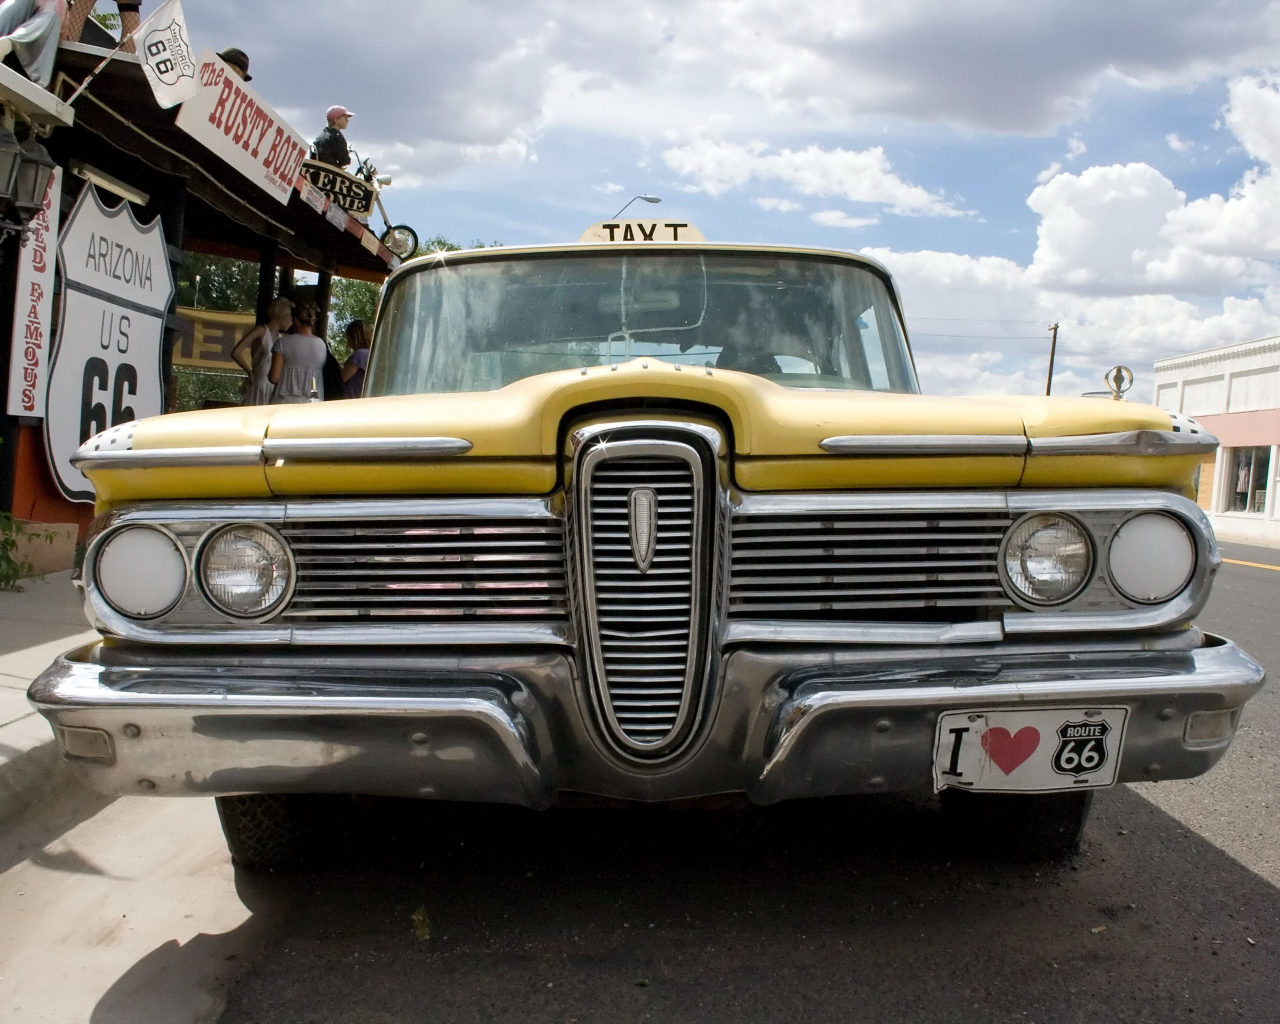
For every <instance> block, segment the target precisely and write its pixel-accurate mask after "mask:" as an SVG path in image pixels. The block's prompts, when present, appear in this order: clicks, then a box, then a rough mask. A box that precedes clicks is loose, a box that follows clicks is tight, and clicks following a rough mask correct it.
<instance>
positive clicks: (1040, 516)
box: [1000, 512, 1196, 605]
mask: <svg viewBox="0 0 1280 1024" xmlns="http://www.w3.org/2000/svg"><path fill="white" fill-rule="evenodd" d="M1094 557H1095V556H1094V544H1093V540H1092V538H1091V537H1090V535H1089V532H1088V531H1087V530H1086V529H1085V528H1084V526H1082V525H1081V524H1080V523H1078V522H1077V521H1076V520H1075V519H1072V518H1071V517H1070V516H1065V515H1061V514H1060V513H1057V512H1039V513H1035V514H1033V515H1029V516H1027V517H1026V518H1025V519H1022V520H1020V521H1019V522H1017V523H1015V524H1014V527H1013V529H1012V530H1010V531H1009V534H1008V536H1007V537H1006V538H1005V542H1004V546H1003V548H1002V549H1001V555H1000V558H1001V563H1002V566H1003V569H1004V573H1003V575H1004V577H1005V581H1006V582H1007V584H1008V585H1009V587H1010V588H1011V589H1012V590H1014V591H1015V592H1016V594H1017V595H1018V596H1019V597H1021V598H1022V599H1023V600H1024V601H1026V602H1028V603H1030V604H1036V605H1054V604H1062V603H1064V602H1066V601H1070V600H1071V599H1072V598H1073V597H1076V596H1077V595H1078V594H1079V593H1080V592H1081V591H1082V590H1084V588H1085V587H1087V586H1088V585H1089V581H1090V580H1091V579H1092V578H1093V569H1094ZM1105 558H1106V565H1107V573H1108V576H1109V577H1110V579H1111V583H1112V585H1113V586H1114V587H1115V588H1116V590H1118V591H1119V592H1120V593H1121V594H1122V595H1123V596H1124V597H1127V598H1128V599H1129V600H1130V601H1133V602H1135V603H1137V604H1160V603H1162V602H1164V601H1169V600H1171V599H1172V598H1175V597H1177V596H1178V595H1179V594H1180V593H1182V591H1183V589H1184V588H1185V587H1186V585H1187V584H1188V583H1189V582H1190V581H1191V575H1192V573H1194V572H1195V567H1196V547H1195V542H1194V541H1193V540H1192V539H1191V534H1190V533H1189V532H1188V531H1187V528H1186V527H1185V526H1183V525H1182V523H1181V522H1180V521H1179V520H1178V519H1176V518H1175V517H1173V516H1171V515H1168V514H1167V513H1164V512H1140V513H1138V514H1137V515H1135V516H1132V517H1130V518H1129V519H1126V520H1125V521H1124V522H1123V523H1121V524H1120V528H1119V529H1118V530H1116V532H1115V533H1114V534H1113V535H1112V537H1111V541H1110V543H1109V544H1108V545H1107V550H1106V552H1105Z"/></svg>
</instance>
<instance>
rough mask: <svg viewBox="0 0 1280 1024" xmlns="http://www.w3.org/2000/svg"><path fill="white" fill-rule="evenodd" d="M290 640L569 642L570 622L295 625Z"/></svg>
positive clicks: (561, 644) (342, 642) (317, 642)
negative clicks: (541, 623)
mask: <svg viewBox="0 0 1280 1024" xmlns="http://www.w3.org/2000/svg"><path fill="white" fill-rule="evenodd" d="M290 634H291V635H290V643H294V644H314V645H316V646H323V645H330V646H333V645H350V644H356V645H360V644H368V645H371V646H372V645H377V646H388V645H390V646H395V645H398V644H414V643H419V644H430V643H438V644H551V645H553V646H556V647H568V646H571V645H572V634H571V630H570V628H569V624H568V623H567V622H566V623H556V624H546V625H531V624H529V623H521V622H513V623H510V624H506V623H477V624H475V625H470V626H466V625H463V626H459V625H454V624H451V623H431V622H426V623H421V624H410V625H405V624H397V625H394V626H294V627H293V628H292V629H291V630H290Z"/></svg>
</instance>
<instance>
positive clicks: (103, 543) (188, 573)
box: [91, 523, 194, 622]
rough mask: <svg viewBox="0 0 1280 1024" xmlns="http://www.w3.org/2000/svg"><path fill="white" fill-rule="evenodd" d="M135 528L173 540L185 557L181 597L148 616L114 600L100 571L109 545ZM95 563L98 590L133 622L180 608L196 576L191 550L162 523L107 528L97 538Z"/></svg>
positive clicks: (120, 612) (104, 599)
mask: <svg viewBox="0 0 1280 1024" xmlns="http://www.w3.org/2000/svg"><path fill="white" fill-rule="evenodd" d="M131 530H153V531H154V532H156V533H158V534H160V535H161V536H163V537H164V538H166V539H167V540H168V541H169V543H170V544H172V545H173V546H174V548H176V549H177V552H178V554H179V556H180V557H181V559H182V566H183V581H182V586H181V588H180V589H179V590H178V594H177V596H176V597H175V598H174V599H173V600H172V601H171V602H170V603H169V604H167V605H165V606H164V607H163V608H159V609H158V610H157V611H154V612H148V613H146V614H145V615H139V614H136V613H134V612H130V611H125V610H124V609H123V608H121V607H120V606H119V605H118V604H116V602H114V601H112V600H111V596H110V592H109V590H108V588H107V587H106V586H104V584H103V580H102V573H101V571H100V562H101V560H102V555H103V553H104V552H105V551H106V550H107V548H108V547H110V545H111V544H112V542H113V541H115V540H116V539H117V538H118V537H121V536H123V535H124V534H126V533H128V532H130V531H131ZM91 564H92V567H93V587H94V589H95V590H96V591H97V593H98V594H99V595H100V596H101V598H102V600H103V601H104V602H105V603H106V604H107V606H108V607H109V608H110V609H111V610H112V611H113V612H115V613H116V614H117V615H121V616H123V617H124V618H125V619H128V620H129V621H131V622H149V621H152V620H154V619H159V618H162V617H163V616H165V615H168V614H169V613H170V612H171V611H173V609H175V608H176V607H178V605H179V604H181V603H182V599H183V598H184V597H186V596H187V594H188V592H189V591H190V590H191V578H192V576H193V575H194V573H193V569H192V565H191V557H190V555H189V554H188V552H187V549H186V546H185V545H184V544H183V543H182V541H181V540H179V539H178V537H177V536H176V535H175V534H174V533H173V531H172V530H169V529H166V528H165V527H164V526H161V525H160V524H159V523H124V524H121V525H120V526H117V527H115V528H114V529H112V530H107V531H106V532H104V533H103V534H102V535H101V536H99V537H97V538H95V541H94V545H93V560H92V563H91Z"/></svg>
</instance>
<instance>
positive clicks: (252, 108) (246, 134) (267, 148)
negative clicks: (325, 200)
mask: <svg viewBox="0 0 1280 1024" xmlns="http://www.w3.org/2000/svg"><path fill="white" fill-rule="evenodd" d="M199 63H200V68H199V71H198V77H199V79H200V91H199V93H197V94H196V95H195V96H193V97H192V98H191V99H189V100H187V101H186V102H185V103H184V104H182V106H181V107H179V108H178V119H177V122H176V124H177V125H178V127H179V128H181V129H182V130H183V131H184V132H186V133H187V134H188V135H190V136H191V137H192V138H193V139H195V140H196V141H197V142H199V143H200V144H201V145H203V146H204V147H205V148H206V149H209V150H210V151H211V152H213V153H214V154H215V155H217V156H219V157H221V158H222V159H223V160H225V161H226V162H227V163H229V164H230V165H231V166H232V167H234V168H235V169H236V170H238V171H239V172H240V173H241V174H243V175H244V176H245V177H246V178H248V179H249V180H250V181H252V182H254V183H255V184H257V185H259V186H261V187H262V189H263V190H265V191H266V192H269V193H270V194H271V195H273V196H275V197H276V198H277V199H278V200H279V201H280V202H282V203H287V202H288V201H289V195H290V193H291V192H293V185H294V182H295V181H296V180H297V177H298V168H299V167H301V166H302V160H303V158H304V157H305V156H306V155H307V150H308V145H307V142H306V140H305V139H303V137H302V136H301V135H299V134H298V133H297V132H296V131H294V130H293V129H292V128H291V127H289V125H288V124H287V123H286V122H285V120H284V119H283V118H282V117H281V116H280V115H279V114H277V113H276V112H275V111H274V110H272V109H271V107H270V106H268V105H267V104H266V103H265V102H264V101H263V100H262V97H260V96H259V95H258V94H257V93H256V92H254V91H253V89H251V88H250V87H249V85H248V84H247V83H246V82H244V81H242V80H241V78H240V76H239V75H237V74H236V73H235V72H234V71H232V70H231V67H230V66H229V65H228V64H226V63H225V62H224V61H223V60H222V59H221V58H220V57H218V55H217V54H215V53H214V52H213V51H212V50H211V49H209V48H208V47H205V49H204V51H203V52H202V53H201V54H200V62H199Z"/></svg>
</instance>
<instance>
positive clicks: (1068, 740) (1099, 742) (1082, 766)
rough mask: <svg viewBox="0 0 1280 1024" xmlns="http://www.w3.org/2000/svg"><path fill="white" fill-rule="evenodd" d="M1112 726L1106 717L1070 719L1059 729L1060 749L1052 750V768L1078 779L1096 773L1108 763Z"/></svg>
mask: <svg viewBox="0 0 1280 1024" xmlns="http://www.w3.org/2000/svg"><path fill="white" fill-rule="evenodd" d="M1110 733H1111V726H1110V725H1109V724H1108V723H1107V722H1106V721H1104V720H1102V719H1099V720H1098V721H1096V722H1090V721H1083V722H1067V723H1065V724H1064V725H1062V726H1061V727H1060V728H1059V729H1058V749H1057V750H1055V751H1054V752H1053V758H1052V761H1051V763H1052V765H1053V770H1054V771H1055V772H1057V773H1058V774H1059V775H1074V776H1076V777H1077V778H1078V777H1079V776H1081V775H1087V774H1089V773H1090V772H1096V771H1098V770H1099V769H1101V768H1102V767H1104V766H1105V765H1106V763H1107V756H1108V754H1109V751H1108V750H1107V736H1108V735H1110Z"/></svg>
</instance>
